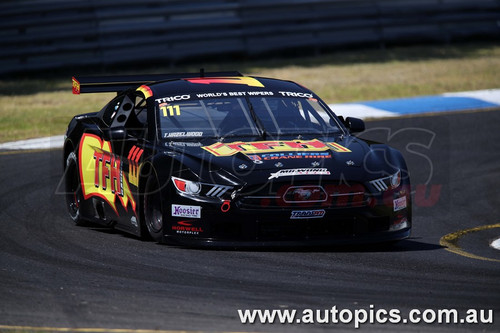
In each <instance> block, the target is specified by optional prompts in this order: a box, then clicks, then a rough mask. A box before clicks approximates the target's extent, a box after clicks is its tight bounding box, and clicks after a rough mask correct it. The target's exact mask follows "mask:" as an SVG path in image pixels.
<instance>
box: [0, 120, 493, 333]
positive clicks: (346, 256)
mask: <svg viewBox="0 0 500 333" xmlns="http://www.w3.org/2000/svg"><path fill="white" fill-rule="evenodd" d="M362 136H363V137H366V138H372V139H377V140H380V141H384V142H388V143H389V144H390V145H392V146H394V147H396V148H399V149H400V150H401V151H402V152H403V154H404V155H405V157H406V159H407V162H408V164H409V168H410V172H411V175H412V182H413V184H412V185H413V190H414V191H415V193H414V194H413V195H414V221H413V223H414V227H413V233H412V237H411V238H410V239H408V240H405V241H402V242H400V243H397V244H396V245H395V246H393V247H392V248H390V247H373V246H372V247H366V246H361V247H340V248H339V247H333V248H321V249H317V248H316V249H309V250H294V249H282V250H279V251H278V250H273V249H264V250H260V251H255V250H252V251H249V250H248V251H244V250H229V251H215V250H200V249H186V248H176V247H170V246H165V245H158V244H155V243H153V242H144V241H140V240H138V239H136V238H134V237H130V236H127V235H125V234H123V233H120V232H116V231H112V230H108V229H100V228H88V227H76V226H74V225H72V222H71V221H70V219H69V218H68V216H67V213H66V210H65V205H64V197H63V196H62V195H60V194H58V184H59V182H60V180H61V169H62V167H61V166H62V161H61V159H62V157H61V151H59V150H52V151H41V152H28V153H27V152H22V153H12V152H4V153H0V325H1V326H0V330H5V331H11V329H13V328H15V327H21V326H23V327H24V326H28V327H35V328H37V327H38V329H35V330H37V331H40V329H39V327H55V328H71V329H83V328H92V329H94V328H95V329H97V331H98V332H100V331H102V332H105V331H107V330H109V329H131V330H139V329H146V330H154V329H158V330H188V331H193V330H202V331H240V332H242V331H244V332H256V331H257V332H258V331H268V332H269V331H270V332H276V331H278V332H304V331H307V332H311V331H327V330H332V329H339V328H340V329H353V330H354V326H353V324H352V323H351V324H337V325H333V324H322V325H319V324H318V325H308V324H285V325H280V324H274V325H269V324H267V325H261V324H254V325H248V324H246V325H243V324H241V323H240V320H239V318H238V314H237V310H238V309H290V310H291V309H297V311H302V310H303V309H314V310H323V309H325V310H326V309H331V308H332V307H333V306H336V307H337V309H351V310H356V309H366V310H368V309H370V306H372V308H373V309H375V310H376V309H393V308H396V309H399V310H401V313H402V315H403V317H404V316H405V314H407V313H408V312H409V311H410V309H414V308H415V309H421V310H424V309H434V310H436V311H437V310H438V309H457V310H459V312H460V314H461V315H463V316H465V312H466V311H467V310H468V309H492V310H493V311H494V315H495V318H494V323H493V324H486V325H474V324H456V325H444V324H423V323H421V324H418V325H410V324H406V325H403V324H399V325H393V324H389V323H386V324H385V325H375V324H373V325H371V324H364V325H362V326H361V330H362V331H364V330H380V331H382V330H383V331H397V332H399V331H433V332H434V331H446V332H451V331H453V332H454V331H479V330H481V331H482V330H486V331H492V332H493V331H496V332H498V331H500V251H498V250H495V249H493V248H490V247H489V246H488V244H489V242H490V241H491V240H493V239H495V238H497V237H498V236H500V225H499V226H495V225H496V224H499V223H500V194H499V193H500V190H499V189H500V112H498V111H487V112H476V113H472V112H471V113H459V114H441V115H434V116H421V117H412V118H400V119H390V120H379V121H371V122H368V123H367V131H366V133H365V134H363V135H362ZM417 197H418V199H417ZM472 228H474V229H472ZM464 230H465V231H464ZM467 230H468V231H467ZM460 231H462V232H460ZM445 235H448V238H446V239H445V241H444V242H443V240H442V237H443V236H445ZM440 241H441V243H440ZM441 244H443V245H444V246H443V245H441ZM447 247H448V249H449V250H455V252H451V251H449V250H447ZM463 316H461V318H462V317H463Z"/></svg>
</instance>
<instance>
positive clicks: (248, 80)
mask: <svg viewBox="0 0 500 333" xmlns="http://www.w3.org/2000/svg"><path fill="white" fill-rule="evenodd" d="M186 81H189V82H191V83H198V84H212V83H226V84H228V83H229V84H246V85H247V86H249V87H261V88H264V85H263V84H262V83H260V82H259V80H257V79H254V78H253V77H220V78H211V77H207V78H199V79H187V80H186Z"/></svg>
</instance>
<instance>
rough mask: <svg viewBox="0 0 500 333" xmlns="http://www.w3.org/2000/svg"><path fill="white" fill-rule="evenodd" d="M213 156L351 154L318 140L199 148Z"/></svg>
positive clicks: (258, 142)
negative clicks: (298, 152) (330, 151)
mask: <svg viewBox="0 0 500 333" xmlns="http://www.w3.org/2000/svg"><path fill="white" fill-rule="evenodd" d="M201 148H203V149H205V150H206V151H208V152H210V153H211V154H213V155H215V156H232V155H234V154H236V153H238V152H241V153H244V154H257V153H270V152H286V151H294V152H297V151H325V150H332V151H334V152H337V153H349V152H351V151H350V150H349V149H347V148H346V147H344V146H342V145H340V144H338V143H336V142H327V143H324V142H322V141H320V140H318V139H313V140H292V141H255V142H242V141H237V142H232V143H223V142H216V143H214V144H212V145H210V146H204V147H201Z"/></svg>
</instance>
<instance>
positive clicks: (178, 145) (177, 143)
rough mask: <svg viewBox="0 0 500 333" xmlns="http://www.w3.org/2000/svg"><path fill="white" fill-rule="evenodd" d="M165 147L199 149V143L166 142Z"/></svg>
mask: <svg viewBox="0 0 500 333" xmlns="http://www.w3.org/2000/svg"><path fill="white" fill-rule="evenodd" d="M165 146H175V147H201V146H202V144H201V142H179V141H170V142H166V143H165Z"/></svg>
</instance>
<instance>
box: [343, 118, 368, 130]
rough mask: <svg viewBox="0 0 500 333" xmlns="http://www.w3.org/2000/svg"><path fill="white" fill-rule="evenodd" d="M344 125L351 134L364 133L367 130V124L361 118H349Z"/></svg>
mask: <svg viewBox="0 0 500 333" xmlns="http://www.w3.org/2000/svg"><path fill="white" fill-rule="evenodd" d="M344 124H345V125H346V126H347V128H348V129H349V130H350V131H351V133H357V132H363V131H364V130H365V122H364V121H363V120H361V119H359V118H353V117H347V118H346V119H345V121H344Z"/></svg>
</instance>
